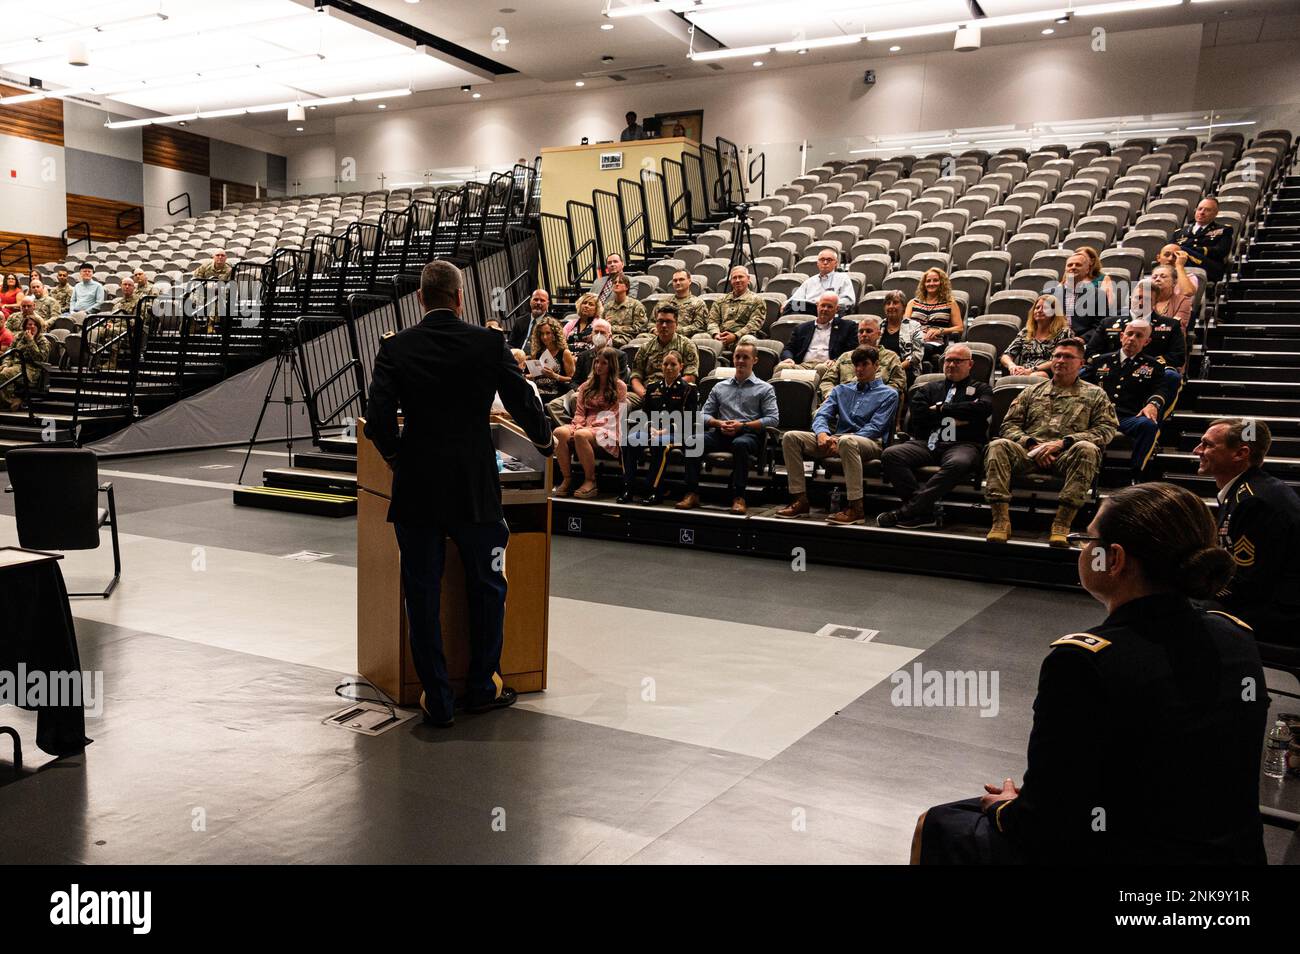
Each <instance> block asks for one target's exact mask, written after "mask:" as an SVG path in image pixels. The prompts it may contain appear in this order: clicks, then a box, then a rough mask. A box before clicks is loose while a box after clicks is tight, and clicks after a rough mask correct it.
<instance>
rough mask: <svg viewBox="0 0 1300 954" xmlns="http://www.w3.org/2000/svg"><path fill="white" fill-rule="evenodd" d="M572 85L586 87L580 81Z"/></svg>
mask: <svg viewBox="0 0 1300 954" xmlns="http://www.w3.org/2000/svg"><path fill="white" fill-rule="evenodd" d="M573 85H574V86H586V85H587V84H586V83H584V82H583V81H582V80H578V82H576V83H574V84H573Z"/></svg>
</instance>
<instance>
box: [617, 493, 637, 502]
mask: <svg viewBox="0 0 1300 954" xmlns="http://www.w3.org/2000/svg"><path fill="white" fill-rule="evenodd" d="M635 500H636V498H635V497H634V496H633V495H632V492H631V491H630V490H625V491H623V492H622V493H621V494H619V495H618V496H617V497H615V498H614V503H620V504H630V503H633V502H634V501H635Z"/></svg>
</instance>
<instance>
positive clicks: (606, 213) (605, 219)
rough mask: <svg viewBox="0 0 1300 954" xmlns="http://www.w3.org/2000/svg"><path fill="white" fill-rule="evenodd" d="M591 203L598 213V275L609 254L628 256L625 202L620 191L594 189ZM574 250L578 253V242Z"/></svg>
mask: <svg viewBox="0 0 1300 954" xmlns="http://www.w3.org/2000/svg"><path fill="white" fill-rule="evenodd" d="M591 205H592V209H593V210H594V212H595V214H596V255H597V258H598V259H599V262H598V264H597V266H596V267H597V269H598V271H597V273H596V274H597V275H598V274H600V272H599V269H603V268H604V267H605V259H607V258H608V257H609V256H611V255H614V254H617V255H619V256H621V257H622V258H624V259H626V258H627V257H628V255H627V246H626V244H625V240H624V233H623V203H622V200H621V199H619V197H618V193H615V192H607V191H605V190H604V189H593V190H592V192H591ZM575 239H576V236H575ZM573 251H574V254H577V251H578V249H577V246H576V243H575V247H574V250H573ZM592 277H593V278H594V277H595V276H592Z"/></svg>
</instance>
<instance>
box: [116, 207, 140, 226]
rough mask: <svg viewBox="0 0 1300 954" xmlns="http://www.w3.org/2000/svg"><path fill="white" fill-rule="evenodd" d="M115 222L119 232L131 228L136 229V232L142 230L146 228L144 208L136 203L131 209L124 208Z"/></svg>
mask: <svg viewBox="0 0 1300 954" xmlns="http://www.w3.org/2000/svg"><path fill="white" fill-rule="evenodd" d="M114 222H115V224H116V225H117V229H118V231H119V232H121V231H124V230H130V229H134V230H135V231H136V232H141V231H143V230H144V209H142V208H141V207H140V206H138V205H134V206H132V207H131V208H129V209H123V210H122V211H121V212H119V213H117V218H116V219H115V220H114Z"/></svg>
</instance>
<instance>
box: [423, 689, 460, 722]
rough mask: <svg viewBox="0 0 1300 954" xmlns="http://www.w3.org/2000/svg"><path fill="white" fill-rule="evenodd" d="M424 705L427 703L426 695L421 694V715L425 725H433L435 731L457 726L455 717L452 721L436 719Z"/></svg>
mask: <svg viewBox="0 0 1300 954" xmlns="http://www.w3.org/2000/svg"><path fill="white" fill-rule="evenodd" d="M424 703H425V696H424V693H423V692H422V693H420V715H421V717H422V718H423V719H424V724H425V725H431V726H433V727H434V728H435V729H450V728H451V727H452V726H453V725H455V724H456V717H455V716H452V717H451V718H450V719H436V718H434V717H433V715H432V714H430V712H429V710H428V708H427V707H426V706H425V704H424Z"/></svg>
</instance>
